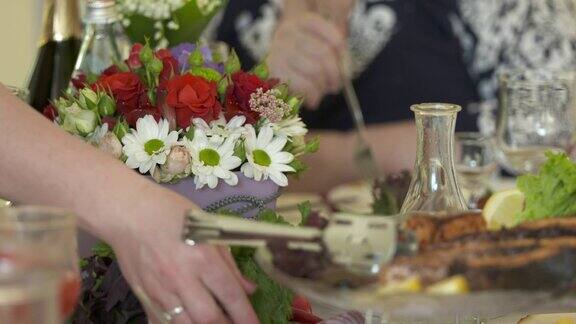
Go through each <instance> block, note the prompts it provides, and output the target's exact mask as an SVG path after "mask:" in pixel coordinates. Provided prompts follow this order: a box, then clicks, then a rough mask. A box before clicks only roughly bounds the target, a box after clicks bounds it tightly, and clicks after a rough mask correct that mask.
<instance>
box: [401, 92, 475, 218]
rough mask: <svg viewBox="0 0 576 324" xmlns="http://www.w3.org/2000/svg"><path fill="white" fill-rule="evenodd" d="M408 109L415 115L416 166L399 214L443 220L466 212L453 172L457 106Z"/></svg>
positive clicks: (414, 107) (446, 105)
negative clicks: (436, 217)
mask: <svg viewBox="0 0 576 324" xmlns="http://www.w3.org/2000/svg"><path fill="white" fill-rule="evenodd" d="M410 109H411V110H412V111H413V112H414V114H415V115H416V128H417V132H418V145H417V149H416V164H415V166H414V172H413V175H412V181H411V182H410V188H409V189H408V194H407V195H406V199H405V200H404V203H403V204H402V209H401V211H400V213H401V214H402V215H404V217H408V216H410V215H413V214H426V215H434V216H443V215H449V214H454V213H458V212H462V211H466V210H467V207H466V201H465V200H464V197H463V195H462V192H461V191H460V188H459V187H458V183H457V181H456V172H455V169H454V128H455V125H456V115H457V114H458V112H459V111H460V110H461V108H460V106H457V105H452V104H444V103H424V104H419V105H413V106H412V107H410Z"/></svg>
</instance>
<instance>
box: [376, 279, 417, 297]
mask: <svg viewBox="0 0 576 324" xmlns="http://www.w3.org/2000/svg"><path fill="white" fill-rule="evenodd" d="M421 290H422V283H421V282H420V278H418V277H410V278H408V279H406V280H402V281H399V282H393V283H388V284H386V285H384V286H382V287H381V288H380V289H378V293H379V294H381V295H394V294H402V293H416V292H420V291H421Z"/></svg>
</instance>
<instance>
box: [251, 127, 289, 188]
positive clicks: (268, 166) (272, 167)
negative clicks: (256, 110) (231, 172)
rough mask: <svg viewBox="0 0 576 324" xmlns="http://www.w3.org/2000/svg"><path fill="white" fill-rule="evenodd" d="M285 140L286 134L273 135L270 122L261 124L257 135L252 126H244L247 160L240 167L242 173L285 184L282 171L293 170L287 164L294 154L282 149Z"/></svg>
mask: <svg viewBox="0 0 576 324" xmlns="http://www.w3.org/2000/svg"><path fill="white" fill-rule="evenodd" d="M287 141H288V138H287V137H286V136H283V135H279V136H274V131H273V130H272V127H271V126H270V124H268V125H264V126H262V128H261V129H260V133H259V134H258V137H256V131H255V130H254V127H252V126H251V125H248V126H246V159H247V162H246V163H244V164H243V165H242V167H241V170H242V172H243V173H244V175H245V176H246V177H248V178H254V180H256V181H261V180H266V179H268V178H270V179H271V180H272V181H274V182H275V183H276V184H277V185H279V186H281V187H285V186H287V185H288V178H287V177H286V175H285V174H284V172H294V171H295V170H294V168H292V167H291V166H290V165H288V164H289V163H290V162H292V160H294V155H292V154H291V153H288V152H283V151H282V149H283V148H284V146H285V145H286V142H287Z"/></svg>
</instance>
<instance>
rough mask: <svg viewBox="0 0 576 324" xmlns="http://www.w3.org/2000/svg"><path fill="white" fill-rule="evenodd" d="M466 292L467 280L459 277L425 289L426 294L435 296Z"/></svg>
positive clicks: (453, 277)
mask: <svg viewBox="0 0 576 324" xmlns="http://www.w3.org/2000/svg"><path fill="white" fill-rule="evenodd" d="M468 291H470V288H469V286H468V280H466V278H465V277H464V276H460V275H458V276H452V277H450V278H447V279H444V280H442V281H438V282H437V283H435V284H433V285H430V286H428V287H427V288H426V292H427V293H429V294H435V295H455V294H465V293H467V292H468Z"/></svg>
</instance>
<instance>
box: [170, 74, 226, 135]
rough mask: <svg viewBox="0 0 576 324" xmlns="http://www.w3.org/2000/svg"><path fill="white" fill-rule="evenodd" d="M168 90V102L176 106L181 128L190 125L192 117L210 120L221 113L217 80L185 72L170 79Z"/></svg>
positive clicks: (171, 105) (178, 122) (177, 118)
mask: <svg viewBox="0 0 576 324" xmlns="http://www.w3.org/2000/svg"><path fill="white" fill-rule="evenodd" d="M166 91H167V94H166V104H167V105H168V106H170V107H172V108H174V110H175V112H176V123H177V124H178V127H180V128H186V127H188V126H189V125H190V122H191V119H192V118H197V117H199V118H202V119H204V120H205V121H206V122H210V121H212V120H214V119H216V118H218V115H219V114H220V109H221V106H220V103H219V102H218V100H217V95H218V94H217V91H216V83H215V82H208V81H206V80H205V79H203V78H201V77H197V76H193V75H191V74H185V75H182V76H177V77H175V78H173V79H172V80H170V81H168V82H167V83H166Z"/></svg>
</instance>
